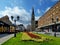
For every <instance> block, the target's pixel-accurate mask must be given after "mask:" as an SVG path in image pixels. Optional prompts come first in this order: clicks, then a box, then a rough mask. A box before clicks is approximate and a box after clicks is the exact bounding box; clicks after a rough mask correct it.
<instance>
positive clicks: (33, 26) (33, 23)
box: [31, 7, 35, 31]
mask: <svg viewBox="0 0 60 45" xmlns="http://www.w3.org/2000/svg"><path fill="white" fill-rule="evenodd" d="M31 30H32V31H34V30H35V15H34V7H32V16H31Z"/></svg>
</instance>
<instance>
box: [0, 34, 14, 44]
mask: <svg viewBox="0 0 60 45" xmlns="http://www.w3.org/2000/svg"><path fill="white" fill-rule="evenodd" d="M13 36H14V34H9V35H7V36H4V37H2V38H0V45H1V44H2V43H4V42H6V41H7V40H9V39H10V38H11V37H13Z"/></svg>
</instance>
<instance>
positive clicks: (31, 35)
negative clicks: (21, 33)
mask: <svg viewBox="0 0 60 45" xmlns="http://www.w3.org/2000/svg"><path fill="white" fill-rule="evenodd" d="M26 33H27V34H28V35H29V36H30V37H31V38H36V39H41V37H40V36H38V35H35V34H32V33H30V32H26Z"/></svg>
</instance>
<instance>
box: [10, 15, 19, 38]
mask: <svg viewBox="0 0 60 45" xmlns="http://www.w3.org/2000/svg"><path fill="white" fill-rule="evenodd" d="M19 18H20V17H19V16H17V17H16V19H15V20H13V19H14V16H11V19H12V21H14V22H15V30H14V37H16V21H18V20H19Z"/></svg>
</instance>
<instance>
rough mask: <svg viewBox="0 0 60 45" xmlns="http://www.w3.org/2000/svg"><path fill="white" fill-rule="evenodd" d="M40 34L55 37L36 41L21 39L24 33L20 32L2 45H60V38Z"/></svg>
mask: <svg viewBox="0 0 60 45" xmlns="http://www.w3.org/2000/svg"><path fill="white" fill-rule="evenodd" d="M39 35H40V36H43V37H47V38H50V39H53V40H52V41H47V42H35V41H21V37H22V33H18V34H17V37H13V38H11V39H10V40H8V41H7V42H5V43H4V44H2V45H60V38H57V37H53V36H48V35H43V34H39Z"/></svg>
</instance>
